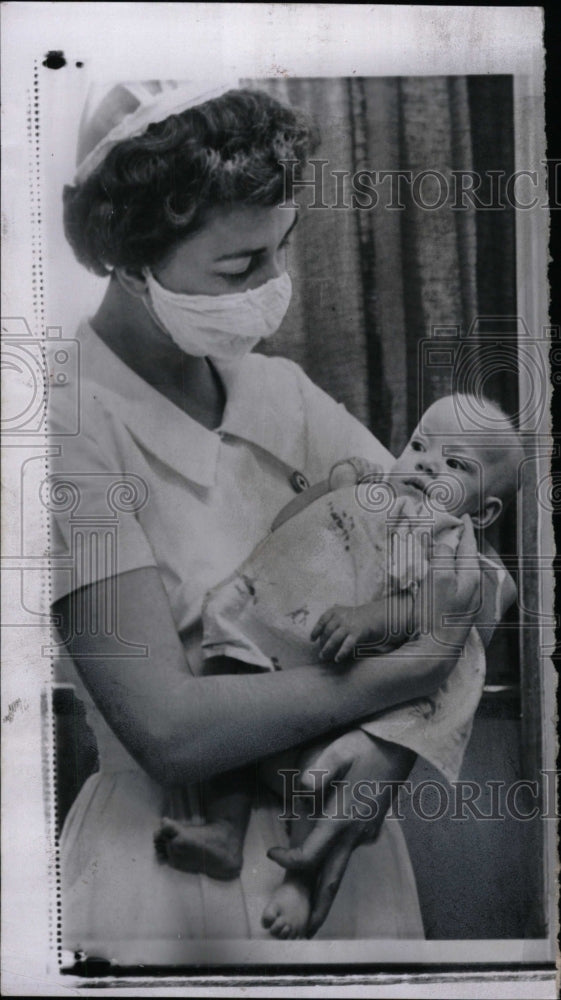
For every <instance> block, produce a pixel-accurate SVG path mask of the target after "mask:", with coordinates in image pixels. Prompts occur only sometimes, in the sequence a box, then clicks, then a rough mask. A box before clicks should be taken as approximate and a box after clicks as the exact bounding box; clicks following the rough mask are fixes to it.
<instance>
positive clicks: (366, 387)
mask: <svg viewBox="0 0 561 1000" xmlns="http://www.w3.org/2000/svg"><path fill="white" fill-rule="evenodd" d="M251 85H252V86H259V87H261V88H263V89H266V90H267V91H269V92H270V93H272V94H273V95H274V96H276V97H277V98H278V99H279V100H282V101H284V102H285V103H289V104H291V105H294V106H297V107H301V108H302V109H304V110H305V111H307V112H308V113H309V115H310V116H311V117H312V118H313V120H314V121H315V122H316V123H317V125H318V127H319V129H320V132H321V146H320V148H319V149H318V151H317V152H316V153H315V158H316V159H321V160H324V161H327V163H326V164H325V165H324V167H323V169H322V170H320V168H319V166H317V165H316V168H315V177H316V185H315V188H312V187H306V188H300V189H298V190H297V191H296V192H295V195H294V200H295V202H297V203H299V204H300V205H301V206H302V208H304V207H305V206H306V207H307V210H306V211H301V213H300V215H301V218H300V222H299V225H298V226H297V228H296V230H295V233H294V236H293V238H292V246H291V248H290V256H289V270H290V272H291V274H292V277H293V283H294V298H293V302H292V304H291V307H290V310H289V312H288V315H287V317H286V320H285V322H284V323H283V326H282V328H281V330H280V331H279V333H278V334H277V335H276V336H275V337H274V338H273V339H272V341H270V342H268V343H267V344H266V345H264V346H263V347H262V350H263V351H264V352H266V353H271V354H282V355H285V356H287V357H290V358H292V359H293V360H295V361H297V362H299V363H300V364H301V365H302V366H303V368H304V369H305V370H306V372H307V373H308V374H309V375H310V377H311V378H312V379H313V380H314V381H315V382H316V383H317V384H318V385H320V386H322V388H324V389H325V390H326V391H327V392H328V393H330V395H332V396H334V397H335V398H336V399H337V400H338V401H340V402H343V403H345V405H346V406H347V408H348V409H349V410H350V411H351V413H353V414H355V416H357V417H358V418H359V420H361V421H363V422H364V423H366V424H367V425H368V426H369V427H370V429H371V430H372V431H373V433H374V434H375V435H376V436H377V437H378V438H379V439H380V440H381V441H382V442H383V443H384V444H385V445H386V446H387V447H388V448H389V449H390V451H391V452H392V453H393V454H395V455H397V454H399V452H400V451H401V450H402V449H403V447H404V445H405V443H406V441H407V439H408V437H409V435H410V433H411V431H412V430H413V428H414V426H415V425H416V423H417V422H418V419H419V417H420V415H421V413H422V412H423V411H424V410H425V409H426V408H427V407H428V406H429V405H430V404H431V403H432V402H434V400H435V399H438V398H439V397H440V396H442V395H445V394H447V393H449V392H451V391H452V389H453V388H461V389H464V390H470V391H473V390H477V389H482V390H483V391H484V393H485V395H487V396H489V397H491V398H492V399H495V400H497V401H498V402H499V403H500V404H501V406H502V407H503V409H504V410H505V411H506V412H507V413H509V414H511V415H513V416H516V413H517V410H518V375H517V370H516V367H517V366H516V321H515V319H514V317H515V314H516V281H515V277H516V276H515V231H514V210H513V209H512V208H509V207H508V206H507V205H506V200H505V197H504V190H503V189H504V180H503V182H502V185H503V187H502V188H500V189H499V186H498V185H499V182H500V177H501V174H500V172H501V171H502V172H503V175H504V177H508V176H509V174H510V173H512V171H513V165H514V136H513V97H512V80H511V77H508V76H485V77H462V76H459V77H436V76H435V77H393V78H350V79H349V78H346V79H338V78H337V79H313V80H311V79H306V80H304V79H302V80H298V79H288V80H285V79H278V80H262V81H255V80H254V81H251ZM358 171H377V172H378V178H377V192H378V195H379V200H378V203H377V204H376V205H374V206H372V207H363V208H360V207H356V205H355V207H351V198H352V193H353V192H352V187H351V183H350V180H349V178H350V176H351V175H352V176H356V175H357V172H358ZM381 171H393V172H394V176H393V179H392V178H387V179H386V180H384V181H381V180H380V179H379V177H380V172H381ZM397 171H400V172H401V171H403V172H409V175H410V176H411V178H412V179H415V178H417V182H416V183H417V186H416V187H415V185H414V184H411V183H408V182H407V179H403V180H401V181H398V179H397V177H396V174H395V172H397ZM454 171H456V172H458V171H461V172H464V174H465V173H466V172H467V171H471V172H472V173H473V174H474V176H476V177H478V178H479V181H478V182H474V190H475V191H476V195H475V196H474V200H475V206H474V205H473V204H472V203H471V201H470V199H469V197H468V196H467V195H466V196H464V197H463V198H462V197H461V192H460V188H461V181H460V178H459V175H458V174H457V173H456V174H454V173H453V172H454ZM423 172H425V173H424V175H423ZM409 175H408V176H409ZM306 176H307V178H308V179H312V177H313V169H312V168H311V167H310V168H309V170H308V172H307V175H306ZM466 176H467V174H466ZM318 178H321V180H322V184H321V188H320V187H318V183H317V182H318ZM463 184H464V185H465V186H466V187H468V186H469V181H468V180H467V179H466V180H464V181H463ZM314 199H315V201H316V203H319V204H320V205H321V203H323V204H324V205H325V206H326V207H325V208H322V207H312V206H313V204H314ZM494 202H495V203H496V204H497V205H499V206H500V205H502V206H503V207H498V208H497V209H496V210H485V209H480V208H478V207H476V206H477V205H489V204H493V203H494ZM360 203H361V204H362V205H365V204H367V199H366V197H362V199H360ZM399 205H401V206H403V207H397V206H399ZM462 205H463V206H464V207H458V206H462ZM429 206H435V207H434V208H431V207H429ZM514 516H515V515H514V513H513V512H510V513H509V514H507V516H506V517H505V518H504V519H503V521H502V523H501V525H500V527H499V528H498V529H497V531H496V532H495V535H494V536H493V537H492V538H491V539H490V540H491V541H492V543H493V544H495V545H496V547H497V548H498V549H499V550H500V551H501V553H503V554H513V553H514V552H515V539H516V531H515V523H514ZM510 623H511V624H512V616H511V620H510ZM517 674H518V642H517V635H516V630H513V629H504V630H499V633H498V634H497V636H496V638H495V640H494V645H493V650H492V655H490V656H489V658H488V681H489V682H490V683H508V682H509V681H510V682H512V681H515V680H516V679H517Z"/></svg>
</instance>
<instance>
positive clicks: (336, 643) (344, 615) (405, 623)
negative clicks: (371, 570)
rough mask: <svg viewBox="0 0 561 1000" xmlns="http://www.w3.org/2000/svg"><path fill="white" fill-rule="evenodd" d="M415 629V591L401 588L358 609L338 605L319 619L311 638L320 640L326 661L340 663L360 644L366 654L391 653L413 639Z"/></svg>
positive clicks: (321, 653) (322, 653)
mask: <svg viewBox="0 0 561 1000" xmlns="http://www.w3.org/2000/svg"><path fill="white" fill-rule="evenodd" d="M415 631H416V623H415V602H414V600H413V597H412V594H411V593H410V592H409V591H398V592H396V593H393V594H390V595H388V596H385V597H382V598H380V599H379V600H376V601H370V602H369V603H368V604H361V605H359V606H358V607H355V608H352V607H345V606H343V605H340V604H336V605H334V606H333V607H332V608H329V610H328V611H326V612H325V613H324V614H323V615H322V616H321V618H319V619H318V621H317V622H316V624H315V626H314V628H313V630H312V634H311V637H310V638H311V639H312V641H315V640H316V639H317V640H319V646H320V657H321V659H322V660H334V661H335V662H336V663H340V662H341V661H342V660H345V659H346V658H347V657H349V656H352V655H353V653H354V651H355V649H356V647H357V646H359V645H360V646H362V647H363V649H362V650H361V652H362V653H363V655H365V656H375V655H376V654H379V653H387V652H389V651H390V650H392V649H395V648H396V647H397V646H401V644H402V643H404V642H406V641H407V640H408V639H411V638H412V636H413V635H414V634H415Z"/></svg>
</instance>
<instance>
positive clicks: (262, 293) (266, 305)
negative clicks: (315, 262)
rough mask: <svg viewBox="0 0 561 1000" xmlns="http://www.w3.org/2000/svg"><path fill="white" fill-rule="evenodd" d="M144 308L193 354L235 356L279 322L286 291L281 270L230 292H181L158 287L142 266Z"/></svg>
mask: <svg viewBox="0 0 561 1000" xmlns="http://www.w3.org/2000/svg"><path fill="white" fill-rule="evenodd" d="M143 274H144V276H145V278H146V284H147V286H148V293H149V297H148V299H146V298H145V299H144V300H143V301H144V303H145V305H146V308H147V309H148V311H149V312H150V314H151V315H152V318H153V319H156V320H157V322H158V325H159V326H161V327H162V328H163V329H164V330H165V331H166V333H169V335H170V337H171V338H172V340H173V341H175V343H176V344H177V345H178V347H180V348H181V350H182V351H185V353H186V354H192V355H195V356H196V357H210V358H216V359H217V360H219V361H235V360H236V359H237V358H241V357H243V355H244V354H247V353H248V351H251V349H252V347H255V344H257V343H258V342H259V341H260V340H262V339H263V338H266V337H270V336H272V334H273V333H275V332H276V331H277V330H278V328H279V326H280V325H281V323H282V321H283V319H284V316H285V313H286V310H287V309H288V305H289V303H290V298H291V295H292V283H291V281H290V278H289V276H288V274H287V273H286V272H285V273H284V274H281V275H280V277H278V278H271V280H270V281H266V282H265V284H263V285H259V287H258V288H251V289H249V290H248V291H247V292H236V293H234V294H232V295H183V294H180V293H178V292H170V291H168V289H167V288H162V286H161V285H160V284H159V282H158V281H156V279H155V277H154V275H153V274H152V273H151V271H150V270H149V269H148V268H145V269H144V271H143Z"/></svg>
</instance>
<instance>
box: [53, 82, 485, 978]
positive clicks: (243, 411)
mask: <svg viewBox="0 0 561 1000" xmlns="http://www.w3.org/2000/svg"><path fill="white" fill-rule="evenodd" d="M313 142H314V137H313V135H312V133H311V131H310V127H309V125H308V123H307V121H306V120H305V118H304V117H303V116H302V115H301V114H300V113H299V112H298V111H296V110H294V109H291V108H287V107H284V106H282V105H281V104H279V103H278V102H277V101H276V100H274V99H273V98H271V97H270V96H268V95H266V94H264V93H260V92H257V91H255V92H254V91H250V90H238V89H229V88H228V87H227V86H225V87H218V88H216V89H214V90H212V91H210V90H209V91H205V90H204V89H203V90H201V88H198V87H194V86H192V87H184V86H181V87H180V86H176V85H174V84H170V83H157V82H151V83H149V84H145V85H130V86H129V85H121V86H118V87H115V88H111V89H109V90H108V91H107V92H106V93H105V94H103V95H101V96H99V95H98V96H97V98H96V99H95V101H94V102H93V104H92V103H91V102H90V104H89V106H88V108H87V109H86V113H85V117H84V121H83V124H82V128H81V134H80V142H79V165H78V170H77V175H76V180H75V184H74V185H73V186H72V187H69V188H67V189H66V190H65V209H64V210H65V228H66V234H67V237H68V239H69V241H70V243H71V245H72V247H73V249H74V252H75V255H76V257H77V259H78V260H79V261H80V262H81V263H82V264H83V265H85V266H86V267H87V268H89V269H90V270H91V271H93V272H94V273H96V274H99V275H109V276H110V280H109V283H108V286H107V291H106V293H105V296H104V298H103V301H102V302H101V304H100V306H99V309H98V310H97V312H96V313H95V315H94V316H93V317H92V318H91V319H89V320H86V321H84V322H83V324H82V325H81V328H80V330H79V332H78V337H79V340H80V344H81V371H82V378H81V380H80V386H79V389H80V406H81V410H80V433H79V434H77V435H68V434H65V431H67V430H68V427H69V425H70V424H69V421H70V407H71V402H72V398H73V388H74V389H75V388H76V387H72V386H71V385H69V386H68V391H67V393H66V390H65V391H62V392H61V391H58V390H57V393H54V394H53V395H54V396H56V399H55V400H54V401H53V403H52V405H51V413H50V430H51V433H52V434H53V435H61V436H60V438H56V440H58V441H59V442H60V443H61V445H62V446H61V449H60V456H59V457H58V458H55V459H53V462H52V465H51V499H52V503H51V506H52V508H53V533H52V546H51V547H52V551H53V554H54V555H55V556H63V557H65V558H66V563H65V565H66V567H67V568H66V569H64V570H61V571H58V572H56V573H53V581H52V583H53V590H54V610H55V612H56V613H57V615H59V616H60V618H59V621H60V623H61V624H60V631H61V634H62V636H63V638H64V640H65V643H66V649H67V651H68V653H69V654H70V655H69V657H68V658H67V659H66V660H64V662H65V664H66V668H67V670H68V676H69V677H70V676H71V677H72V681H73V683H74V684H75V685H76V688H77V691H78V694H79V696H80V697H81V698H82V699H83V701H84V703H85V705H86V708H87V712H88V720H89V723H90V725H91V726H92V728H93V729H94V732H95V735H96V739H97V744H98V749H99V756H100V768H99V771H98V773H96V774H94V775H93V776H92V777H90V778H89V779H88V781H87V782H86V784H85V785H84V787H83V788H82V790H81V792H80V794H79V796H78V798H77V800H76V801H75V803H74V805H73V807H72V809H71V811H70V814H69V816H68V817H67V820H66V823H65V826H64V830H63V833H62V838H61V861H62V874H63V925H62V927H63V946H64V947H65V948H66V949H70V950H71V951H73V952H81V953H85V954H86V955H88V956H90V957H91V956H95V957H99V958H104V959H107V960H109V961H114V962H118V963H119V964H120V965H134V964H138V963H142V964H144V965H148V964H166V963H178V962H186V961H189V960H190V959H192V957H193V952H192V942H193V941H199V942H200V941H208V940H209V939H220V940H222V941H225V940H227V939H232V938H259V937H261V938H264V937H267V936H268V934H267V931H266V930H265V929H264V928H263V927H262V926H261V914H262V911H263V907H264V905H265V903H266V901H267V899H268V898H269V897H270V895H271V893H272V891H273V890H274V889H275V888H276V887H277V886H278V885H279V884H280V882H281V881H282V876H283V872H282V869H280V868H279V867H277V866H276V865H275V864H274V863H273V862H272V861H270V860H268V859H267V857H266V852H267V850H268V848H270V847H271V846H273V845H278V844H279V843H283V842H286V841H285V831H284V829H283V827H282V824H281V823H280V822H279V820H278V818H277V817H278V813H279V811H280V810H279V804H278V801H275V800H274V799H273V798H272V795H271V793H269V792H268V791H267V790H266V788H264V787H263V786H262V785H261V784H260V781H259V763H260V762H261V761H262V760H263V759H264V758H267V757H268V756H270V755H272V754H277V753H279V752H280V751H283V750H286V749H288V748H292V747H296V746H299V745H301V744H302V743H304V742H309V741H311V740H317V738H318V737H322V736H325V737H326V738H327V737H328V736H329V734H330V733H332V731H333V730H337V731H339V732H341V731H342V730H343V729H344V728H345V727H349V728H351V727H352V724H353V723H354V722H356V721H357V720H359V719H361V718H364V717H366V716H369V715H372V714H373V713H374V712H377V711H381V710H383V709H385V708H387V707H390V706H393V705H395V704H398V703H400V702H403V701H408V700H410V699H412V698H416V697H420V696H423V695H426V694H428V693H430V692H431V691H433V690H434V689H435V688H436V687H438V685H439V684H440V683H441V682H442V680H443V679H444V678H445V677H446V676H447V674H448V672H449V671H450V670H451V669H452V667H453V665H454V662H455V657H456V654H455V653H454V652H453V650H454V649H455V650H457V649H459V648H460V646H461V644H462V642H463V640H464V639H465V637H466V635H467V633H468V631H469V627H470V620H471V619H470V615H469V613H468V612H469V609H470V606H471V604H472V603H473V594H474V591H475V589H476V586H477V577H476V575H475V574H474V573H473V572H471V571H467V570H464V571H463V572H462V573H461V574H460V573H458V567H457V565H456V564H455V563H454V562H453V560H452V562H451V563H450V568H449V569H448V570H447V571H446V572H441V573H439V574H437V575H436V576H435V579H434V580H433V581H432V583H433V587H434V594H435V597H436V603H437V605H438V607H439V609H440V611H441V612H442V613H444V612H446V613H454V612H460V613H461V612H465V613H466V614H465V622H464V623H463V624H461V625H458V626H457V627H456V628H455V629H451V628H448V629H447V630H446V645H443V644H442V643H441V642H439V630H438V628H437V627H435V628H434V629H433V630H432V633H431V634H429V635H424V636H422V637H421V638H419V639H417V640H414V642H415V644H416V648H415V649H414V650H413V652H414V653H415V654H416V655H413V656H412V655H411V649H409V651H408V655H403V653H402V651H400V650H399V649H398V650H396V651H394V652H393V653H392V654H390V655H387V656H380V657H377V658H376V659H375V660H361V661H357V662H356V663H355V664H354V665H353V667H352V668H351V669H350V670H349V671H347V672H346V673H345V674H344V675H340V674H338V673H336V672H333V671H330V670H325V669H323V668H321V667H316V666H310V667H309V668H302V669H300V670H298V671H290V672H289V671H287V672H285V673H284V672H276V673H270V674H259V675H251V674H240V673H236V668H235V666H234V665H232V670H231V673H228V672H226V673H225V674H223V675H221V676H205V675H203V673H202V658H201V653H200V641H201V623H200V616H201V606H202V601H203V598H204V595H205V593H206V592H207V591H208V590H209V588H211V587H213V586H214V585H216V584H217V583H218V582H219V581H220V580H222V579H223V578H224V577H226V576H227V575H228V574H229V573H231V572H232V570H234V568H235V567H236V566H238V565H239V564H240V563H241V562H242V560H243V559H244V558H245V557H246V556H247V555H248V554H249V553H250V552H251V550H252V549H253V547H254V545H255V544H256V543H257V542H258V541H259V540H260V539H261V538H262V537H263V535H264V534H265V533H266V532H267V531H268V530H269V528H270V526H271V524H272V522H273V520H274V518H275V515H276V514H277V513H278V511H279V509H280V508H282V507H283V506H284V505H285V504H286V503H287V502H288V501H289V500H290V499H291V497H293V496H294V493H295V490H298V489H299V488H301V487H302V485H304V484H306V483H309V484H314V483H317V482H320V481H322V480H324V479H325V477H326V475H327V474H328V472H329V469H330V468H331V467H332V466H333V465H334V463H335V462H337V461H339V460H341V459H343V458H346V457H348V456H349V455H361V456H364V457H365V458H366V459H370V460H371V461H372V462H375V463H377V464H379V465H382V466H383V467H387V466H388V465H389V464H390V463H391V462H392V457H391V455H390V454H389V453H388V452H387V451H386V450H385V448H383V446H382V445H381V444H380V443H379V442H378V441H377V440H376V439H375V438H374V437H373V436H372V435H371V434H370V433H369V431H368V430H367V429H366V428H365V427H364V426H362V425H361V424H360V423H359V422H358V421H357V420H355V419H354V418H353V417H352V416H351V415H350V414H349V413H348V412H347V411H346V410H345V408H344V407H343V406H341V405H339V404H337V403H335V402H334V401H333V400H332V399H331V398H329V397H328V396H327V395H326V394H325V393H324V392H323V391H321V390H320V389H319V388H318V387H316V386H315V385H314V384H313V383H312V382H311V381H310V380H309V379H308V378H307V376H306V375H305V374H304V373H303V371H302V370H301V369H300V368H299V367H298V366H297V365H295V364H294V363H292V362H290V361H288V360H285V359H283V358H268V357H264V356H262V355H259V354H253V353H251V348H252V347H253V346H254V345H255V344H256V343H257V342H258V341H259V340H260V339H262V338H266V337H269V336H271V335H272V334H273V333H274V332H275V330H276V329H277V328H278V326H279V325H280V323H281V321H282V318H283V316H284V314H285V312H286V309H287V307H288V304H289V300H290V291H291V287H290V279H289V277H288V275H287V272H286V256H285V255H286V246H287V242H288V240H289V238H290V234H291V232H292V230H293V228H294V226H295V224H296V221H297V214H296V211H295V210H294V209H293V208H290V209H286V208H281V207H279V206H280V205H281V203H282V202H283V200H284V199H285V198H286V201H288V202H289V201H290V197H289V196H290V191H288V192H287V191H286V190H285V188H284V184H285V172H284V171H283V169H282V165H281V164H280V163H279V160H282V159H292V160H296V161H298V163H299V164H301V163H303V161H304V160H305V158H306V156H307V155H308V153H309V151H310V149H311V147H312V146H313ZM287 196H288V197H287ZM318 322H321V317H318ZM65 393H66V394H65ZM466 535H468V536H469V537H467V538H466V540H465V542H464V551H465V552H467V554H468V555H471V556H475V553H476V547H475V541H474V539H473V537H472V536H470V534H469V531H467V532H466ZM472 562H473V563H474V564H475V559H473V560H472ZM55 564H56V561H55ZM60 565H62V563H61V564H60ZM68 566H69V567H70V569H68ZM450 643H452V645H450ZM329 744H330V746H329V753H330V768H331V773H332V774H337V773H340V772H341V770H342V769H343V770H345V773H346V777H347V778H348V779H349V780H351V781H352V780H354V779H356V780H360V779H361V778H364V775H365V774H368V773H369V772H368V768H369V753H370V745H369V737H368V735H367V734H365V733H363V732H360V733H357V732H353V733H349V734H347V735H345V734H343V735H342V736H340V737H339V738H338V739H337V740H335V742H334V738H333V737H329ZM400 752H401V748H400V747H395V748H394V750H393V751H392V752H391V753H390V754H389V757H388V774H389V776H391V774H392V767H393V766H394V763H395V766H396V769H397V770H399V765H400V764H401V763H402V762H401V760H400ZM392 754H393V756H392ZM247 765H254V766H255V768H254V773H255V796H254V808H253V811H252V815H251V819H250V823H249V829H248V833H247V837H246V847H245V862H244V865H243V868H242V872H241V874H240V876H239V878H236V879H234V880H232V881H230V882H219V881H218V880H215V879H211V878H209V877H208V876H206V875H205V874H204V873H192V872H191V873H185V872H180V871H177V870H175V869H174V868H172V867H171V866H170V865H168V864H165V863H164V864H162V863H161V861H159V860H158V857H157V855H156V852H155V850H154V846H153V834H154V831H155V829H156V828H157V827H158V824H159V821H160V819H161V817H162V815H164V814H165V813H166V812H169V810H170V808H171V806H170V802H175V808H176V809H179V810H182V811H183V815H185V816H187V817H189V816H190V817H191V818H192V819H194V820H195V821H197V820H198V821H201V817H200V816H199V817H197V815H196V813H197V808H198V807H197V803H196V797H195V796H191V797H190V799H189V800H188V801H187V800H186V799H187V798H188V797H186V796H183V795H182V794H180V793H177V794H174V789H184V788H185V786H188V785H192V784H193V783H195V784H196V783H197V782H200V781H207V780H211V779H212V778H213V777H214V776H217V775H221V774H224V772H228V771H229V770H233V769H235V768H239V767H241V766H247ZM178 800H180V804H179V805H178ZM184 800H185V801H184ZM203 819H204V817H203ZM320 822H321V821H318V823H320ZM335 827H336V835H334V834H333V833H330V835H329V836H330V837H332V838H333V842H332V843H331V847H332V853H331V857H332V862H331V866H329V865H327V866H324V873H323V875H322V881H321V882H320V884H319V885H318V886H317V889H316V897H315V898H316V913H315V926H316V927H318V926H319V925H321V924H322V926H321V929H320V930H319V931H318V934H317V936H318V937H325V938H361V939H366V938H376V937H389V938H396V937H420V936H422V922H421V918H420V911H419V904H418V899H417V894H416V889H415V881H414V876H413V872H412V869H411V864H410V861H409V857H408V854H407V849H406V846H405V842H404V840H403V837H402V833H401V830H400V829H399V824H397V823H386V824H384V826H383V827H382V831H381V833H380V835H379V837H378V839H377V841H376V843H368V842H367V841H368V833H369V831H368V829H367V828H366V827H365V824H364V823H362V824H361V823H360V821H357V820H356V819H355V820H351V819H348V820H347V821H344V822H340V823H339V824H336V825H335ZM321 840H322V838H321V836H320V837H319V838H318V844H319V842H320V841H321ZM359 840H363V841H364V843H362V845H361V846H359V847H358V848H357V849H356V850H354V852H353V853H352V857H351V859H350V863H349V865H348V867H347V868H346V870H345V864H346V861H347V859H348V857H349V855H350V854H351V850H352V847H353V846H354V845H355V844H356V843H357V841H359ZM324 848H325V844H322V849H324ZM343 873H344V874H343ZM341 878H342V881H341V885H340V890H339V892H338V893H337V896H336V900H335V903H334V904H333V906H332V908H331V910H330V906H329V904H330V901H331V899H332V897H333V889H334V887H335V886H336V885H337V884H338V882H339V880H341ZM325 918H327V919H325ZM324 920H325V922H323V921H324ZM322 922H323V923H322ZM190 949H191V950H190Z"/></svg>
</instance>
